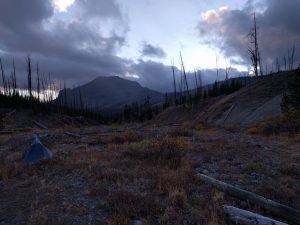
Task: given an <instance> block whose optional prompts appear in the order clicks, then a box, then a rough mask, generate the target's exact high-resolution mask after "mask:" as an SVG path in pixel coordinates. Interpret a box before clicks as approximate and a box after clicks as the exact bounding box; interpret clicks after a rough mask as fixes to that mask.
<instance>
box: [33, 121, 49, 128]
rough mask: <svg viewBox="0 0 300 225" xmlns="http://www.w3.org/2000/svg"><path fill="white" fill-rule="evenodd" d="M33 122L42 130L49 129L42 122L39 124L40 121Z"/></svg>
mask: <svg viewBox="0 0 300 225" xmlns="http://www.w3.org/2000/svg"><path fill="white" fill-rule="evenodd" d="M32 122H33V123H34V124H35V125H37V126H38V127H39V128H42V129H48V127H47V126H46V125H45V124H43V123H41V122H38V121H36V120H32Z"/></svg>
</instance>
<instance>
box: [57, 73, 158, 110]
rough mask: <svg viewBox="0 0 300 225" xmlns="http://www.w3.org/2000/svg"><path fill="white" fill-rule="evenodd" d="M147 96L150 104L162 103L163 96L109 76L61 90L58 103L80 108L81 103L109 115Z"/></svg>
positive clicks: (133, 83) (140, 101) (136, 83)
mask: <svg viewBox="0 0 300 225" xmlns="http://www.w3.org/2000/svg"><path fill="white" fill-rule="evenodd" d="M147 96H149V98H150V102H151V103H152V104H158V103H162V102H163V101H164V95H163V94H162V93H160V92H157V91H153V90H150V89H148V88H145V87H142V86H141V85H140V84H139V83H138V82H136V81H130V80H126V79H123V78H120V77H118V76H111V77H97V78H96V79H94V80H92V81H90V82H88V83H86V84H84V85H82V86H79V87H76V88H74V89H66V90H62V91H60V93H59V96H58V101H60V102H61V103H62V104H67V105H76V107H81V102H82V103H83V105H84V107H88V108H90V109H93V110H95V111H99V112H106V113H110V112H118V111H120V110H122V109H123V108H124V106H125V105H126V104H131V103H134V102H137V103H143V102H144V101H145V99H146V98H147ZM65 98H66V99H65ZM80 99H81V100H80Z"/></svg>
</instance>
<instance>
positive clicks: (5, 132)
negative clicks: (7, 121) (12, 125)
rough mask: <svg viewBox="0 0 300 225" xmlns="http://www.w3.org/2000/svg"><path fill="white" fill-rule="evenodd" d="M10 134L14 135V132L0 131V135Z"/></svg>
mask: <svg viewBox="0 0 300 225" xmlns="http://www.w3.org/2000/svg"><path fill="white" fill-rule="evenodd" d="M12 133H14V132H13V131H5V130H1V131H0V135H5V134H12Z"/></svg>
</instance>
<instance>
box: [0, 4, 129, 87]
mask: <svg viewBox="0 0 300 225" xmlns="http://www.w3.org/2000/svg"><path fill="white" fill-rule="evenodd" d="M0 4H1V5H0V36H1V40H0V56H2V57H3V58H4V57H8V59H12V58H15V59H16V63H20V64H21V65H24V64H25V56H26V55H27V54H30V55H31V57H32V59H33V62H34V63H37V62H39V64H40V67H41V69H42V70H43V71H46V72H47V73H48V72H50V73H51V74H52V76H53V77H54V78H61V79H69V80H74V82H75V80H77V83H79V82H81V81H85V80H89V79H91V78H93V77H95V76H100V75H103V76H108V75H119V74H123V73H124V71H126V67H127V66H128V64H129V63H131V62H130V61H129V60H126V59H122V58H120V57H118V56H116V55H117V52H118V51H119V49H120V48H121V47H122V46H123V45H124V44H125V42H126V37H125V36H126V32H127V27H124V29H123V32H122V31H121V32H118V31H112V32H110V33H109V34H105V35H104V34H103V32H102V30H101V26H102V25H103V24H102V22H106V21H107V19H109V20H118V21H120V24H122V23H123V22H124V21H123V20H122V17H121V14H120V10H119V8H118V5H117V4H116V3H115V1H111V0H101V1H95V0H89V1H87V0H77V1H76V2H75V5H74V9H78V10H79V9H80V10H81V12H82V13H79V14H78V15H77V19H75V20H73V19H72V20H58V19H55V17H53V15H54V6H53V4H52V1H51V0H44V1H40V0H32V1H30V4H29V3H28V2H27V1H18V0H2V1H1V3H0ZM78 10H77V11H76V10H75V11H76V12H78ZM95 17H97V18H98V19H97V20H95ZM122 25H124V24H122ZM117 33H120V34H117ZM5 61H6V62H7V61H9V60H5ZM8 65H9V66H11V62H8ZM6 68H7V66H6ZM20 68H22V67H20ZM24 71H26V67H24V68H23V70H21V69H20V76H21V77H19V79H20V80H21V82H22V78H23V79H24V76H25V73H24Z"/></svg>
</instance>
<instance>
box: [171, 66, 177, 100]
mask: <svg viewBox="0 0 300 225" xmlns="http://www.w3.org/2000/svg"><path fill="white" fill-rule="evenodd" d="M172 73H173V85H174V103H175V105H177V93H176V79H175V66H174V60H172Z"/></svg>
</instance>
